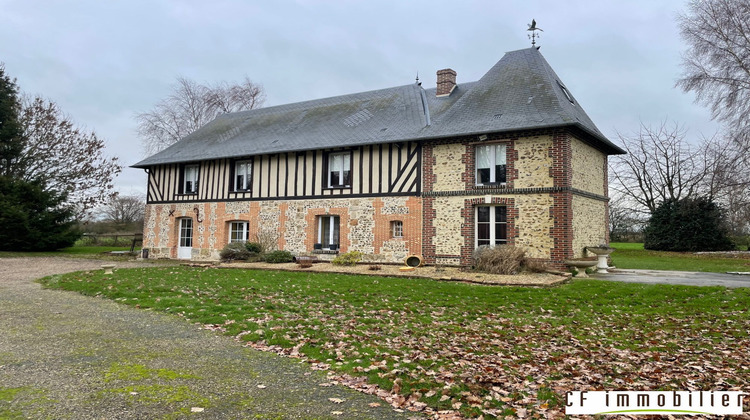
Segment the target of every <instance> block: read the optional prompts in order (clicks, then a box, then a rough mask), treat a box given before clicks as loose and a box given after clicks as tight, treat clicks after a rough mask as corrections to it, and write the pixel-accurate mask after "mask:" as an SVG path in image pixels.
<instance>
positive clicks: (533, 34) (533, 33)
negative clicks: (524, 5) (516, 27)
mask: <svg viewBox="0 0 750 420" xmlns="http://www.w3.org/2000/svg"><path fill="white" fill-rule="evenodd" d="M527 31H531V35H528V37H529V39H530V40H531V46H532V47H533V46H534V45H536V39H537V38H541V36H542V35H541V34H537V33H536V31H542V32H544V31H543V30H542V28H537V27H536V20H535V19H531V24H530V25H529V29H527ZM537 49H539V48H537Z"/></svg>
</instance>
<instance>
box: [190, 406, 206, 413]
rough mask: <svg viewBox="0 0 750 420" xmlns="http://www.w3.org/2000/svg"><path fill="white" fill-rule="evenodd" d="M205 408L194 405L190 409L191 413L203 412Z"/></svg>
mask: <svg viewBox="0 0 750 420" xmlns="http://www.w3.org/2000/svg"><path fill="white" fill-rule="evenodd" d="M204 410H205V408H203V407H192V408H191V409H190V412H191V413H202V412H203V411H204Z"/></svg>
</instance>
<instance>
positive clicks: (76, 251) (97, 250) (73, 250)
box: [0, 246, 141, 259]
mask: <svg viewBox="0 0 750 420" xmlns="http://www.w3.org/2000/svg"><path fill="white" fill-rule="evenodd" d="M140 250H141V249H140V248H139V247H136V249H135V251H134V252H136V253H138V252H140ZM112 251H130V247H129V246H72V247H69V248H63V249H61V250H59V251H50V252H6V251H2V252H0V258H21V257H74V258H104V259H111V258H125V259H130V258H132V257H130V256H110V255H106V253H108V252H112Z"/></svg>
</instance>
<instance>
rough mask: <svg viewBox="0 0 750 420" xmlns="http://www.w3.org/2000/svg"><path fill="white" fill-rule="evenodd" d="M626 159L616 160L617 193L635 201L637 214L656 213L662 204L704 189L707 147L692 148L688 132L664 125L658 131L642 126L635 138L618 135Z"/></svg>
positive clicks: (614, 160)
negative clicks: (686, 133) (688, 140)
mask: <svg viewBox="0 0 750 420" xmlns="http://www.w3.org/2000/svg"><path fill="white" fill-rule="evenodd" d="M618 136H619V138H620V143H621V144H622V147H623V148H624V149H625V151H626V152H627V154H626V155H617V156H614V157H613V159H612V165H611V167H610V172H611V175H610V179H612V181H613V185H612V188H613V190H614V191H616V192H618V193H620V194H622V195H623V196H625V197H627V198H629V199H631V200H633V201H634V202H635V203H636V204H637V207H638V208H636V209H634V210H637V211H642V212H644V211H645V212H648V213H653V211H654V210H656V207H657V206H658V205H659V203H661V202H662V201H665V200H668V199H676V200H679V199H680V198H684V197H689V196H692V195H694V194H696V193H698V192H699V191H701V189H702V188H703V187H704V178H705V177H706V162H705V157H706V154H705V151H704V150H703V147H700V148H696V147H691V146H690V144H688V143H687V142H686V141H685V131H684V129H683V128H682V127H680V126H679V125H677V124H674V125H672V126H668V125H667V123H666V122H663V123H662V124H661V125H660V126H659V127H658V128H655V129H654V128H651V127H646V126H645V125H643V124H641V127H640V130H639V131H638V133H636V134H635V135H634V136H631V137H627V136H623V135H618Z"/></svg>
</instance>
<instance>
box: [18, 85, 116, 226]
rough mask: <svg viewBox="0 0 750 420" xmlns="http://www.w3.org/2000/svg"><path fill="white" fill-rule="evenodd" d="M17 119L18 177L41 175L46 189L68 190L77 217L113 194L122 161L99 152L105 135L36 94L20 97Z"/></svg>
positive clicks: (31, 177) (101, 150)
mask: <svg viewBox="0 0 750 420" xmlns="http://www.w3.org/2000/svg"><path fill="white" fill-rule="evenodd" d="M19 121H20V123H21V126H22V128H23V136H24V149H23V152H22V153H21V155H20V156H19V158H18V163H17V166H18V167H19V168H20V169H19V173H18V176H19V177H20V178H21V179H24V180H26V181H30V180H33V179H43V180H45V181H46V185H47V189H50V190H55V191H57V192H58V193H65V194H67V197H68V199H67V202H68V204H71V205H73V206H74V207H75V209H76V212H77V214H78V217H79V218H80V217H82V216H83V215H85V214H86V213H87V212H88V211H90V210H91V209H93V208H94V207H96V206H98V205H99V204H101V203H104V202H105V201H106V200H108V199H109V198H110V197H112V196H113V194H114V190H113V188H114V186H113V181H114V178H115V177H116V176H117V175H118V174H119V173H120V172H121V171H122V166H121V165H120V164H119V163H118V159H117V158H116V157H113V158H108V157H106V156H104V147H105V145H104V140H102V139H100V138H99V137H98V136H97V135H96V133H94V132H93V131H90V132H89V131H87V130H86V129H84V128H79V127H77V126H76V125H75V124H74V123H73V121H72V120H71V118H70V117H69V116H67V115H65V114H64V113H63V112H62V111H61V110H60V108H59V107H58V105H57V104H56V103H55V102H52V101H50V100H47V99H44V98H41V97H38V96H37V97H29V96H25V97H23V98H22V100H21V110H20V112H19Z"/></svg>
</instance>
